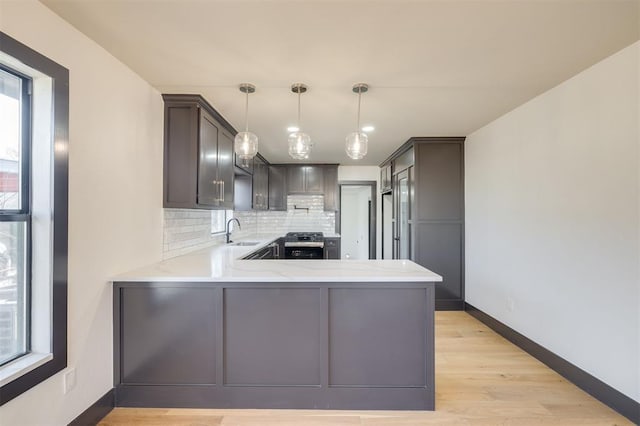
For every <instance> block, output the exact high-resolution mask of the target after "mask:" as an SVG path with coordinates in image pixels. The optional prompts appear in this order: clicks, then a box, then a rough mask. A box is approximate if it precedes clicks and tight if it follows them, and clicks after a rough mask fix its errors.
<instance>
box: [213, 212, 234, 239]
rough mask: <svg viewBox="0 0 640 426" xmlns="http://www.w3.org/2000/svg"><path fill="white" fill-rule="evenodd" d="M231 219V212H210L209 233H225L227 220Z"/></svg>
mask: <svg viewBox="0 0 640 426" xmlns="http://www.w3.org/2000/svg"><path fill="white" fill-rule="evenodd" d="M232 217H233V210H211V233H212V234H222V233H224V232H226V231H227V229H226V227H227V220H228V219H231V218H232Z"/></svg>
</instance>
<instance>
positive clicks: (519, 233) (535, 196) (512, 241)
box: [465, 42, 640, 401]
mask: <svg viewBox="0 0 640 426" xmlns="http://www.w3.org/2000/svg"><path fill="white" fill-rule="evenodd" d="M639 52H640V42H639V43H636V44H634V45H632V46H630V47H628V48H626V49H624V50H622V51H621V52H618V53H617V54H615V55H613V56H612V57H610V58H608V59H606V60H604V61H602V62H601V63H599V64H596V65H595V66H593V67H591V68H589V69H587V70H586V71H584V72H582V73H581V74H579V75H577V76H575V77H573V78H572V79H570V80H568V81H566V82H565V83H563V84H561V85H559V86H558V87H556V88H554V89H552V90H550V91H548V92H546V93H544V94H543V95H541V96H539V97H537V98H535V99H533V100H531V101H529V102H528V103H526V104H524V105H522V106H521V107H519V108H517V109H516V110H514V111H512V112H510V113H508V114H506V115H505V116H503V117H501V118H499V119H498V120H496V121H494V122H493V123H491V124H489V125H487V126H485V127H483V128H482V129H480V130H478V131H476V132H474V133H473V134H471V135H470V136H469V137H468V138H467V140H466V147H465V150H466V151H465V157H466V164H465V175H466V176H465V177H466V179H465V185H466V217H467V220H466V299H467V302H469V303H471V304H472V305H474V306H476V307H478V308H479V309H481V310H483V311H485V312H487V313H488V314H490V315H492V316H493V317H495V318H497V319H498V320H500V321H502V322H504V323H506V324H507V325H509V326H510V327H512V328H514V329H515V330H517V331H519V332H520V333H522V334H524V335H526V336H527V337H529V338H531V339H532V340H534V341H535V342H537V343H539V344H541V345H542V346H544V347H546V348H547V349H549V350H551V351H552V352H555V353H556V354H558V355H559V356H561V357H563V358H565V359H566V360H568V361H570V362H572V363H573V364H575V365H577V366H578V367H580V368H582V369H584V370H586V371H587V372H588V373H590V374H592V375H594V376H595V377H597V378H599V379H601V380H603V381H604V382H606V383H607V384H609V385H610V386H613V387H614V388H616V389H617V390H619V391H620V392H622V393H624V394H626V395H628V396H629V397H631V398H633V399H635V400H636V401H640V349H639V340H640V294H639V292H640V289H639V288H640V270H639V265H640V250H639V239H640V238H639V230H640V227H639V220H640V217H639V212H640V207H639V187H640V174H639V167H638V164H639V155H638V154H639V150H638V145H639V127H638V123H639V116H640V115H639V105H638V103H639V99H640V96H639V93H640V92H639V76H640V74H639V57H640V53H639ZM510 304H512V309H510V308H509V306H510Z"/></svg>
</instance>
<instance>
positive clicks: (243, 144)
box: [233, 132, 258, 161]
mask: <svg viewBox="0 0 640 426" xmlns="http://www.w3.org/2000/svg"><path fill="white" fill-rule="evenodd" d="M233 150H234V151H235V153H236V155H237V156H238V158H240V159H241V160H243V161H247V160H251V159H252V158H253V157H255V155H256V154H257V153H258V137H257V136H256V134H255V133H251V132H239V133H238V134H237V135H236V138H235V139H234V141H233Z"/></svg>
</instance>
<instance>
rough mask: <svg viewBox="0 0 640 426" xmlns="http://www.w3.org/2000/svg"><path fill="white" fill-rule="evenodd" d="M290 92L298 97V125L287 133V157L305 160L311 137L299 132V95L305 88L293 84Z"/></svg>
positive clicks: (308, 152) (307, 156)
mask: <svg viewBox="0 0 640 426" xmlns="http://www.w3.org/2000/svg"><path fill="white" fill-rule="evenodd" d="M291 91H292V92H293V93H295V94H297V95H298V123H297V125H296V126H295V128H296V131H295V132H292V133H289V155H290V156H291V158H293V159H294V160H306V159H308V158H309V154H311V137H309V135H308V134H306V133H304V132H302V131H301V130H300V128H301V125H300V95H301V94H302V93H305V92H306V91H307V86H306V85H304V84H302V83H295V84H292V85H291Z"/></svg>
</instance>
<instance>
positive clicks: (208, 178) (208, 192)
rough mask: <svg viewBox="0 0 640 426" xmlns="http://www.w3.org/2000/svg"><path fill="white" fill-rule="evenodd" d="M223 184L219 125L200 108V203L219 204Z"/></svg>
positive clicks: (207, 204)
mask: <svg viewBox="0 0 640 426" xmlns="http://www.w3.org/2000/svg"><path fill="white" fill-rule="evenodd" d="M221 198H222V184H221V183H220V178H219V177H218V127H217V126H216V124H215V121H213V118H211V117H210V116H209V115H208V114H206V113H205V112H204V111H202V110H200V146H199V158H198V204H202V205H206V206H218V205H220V202H221V201H220V200H221Z"/></svg>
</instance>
